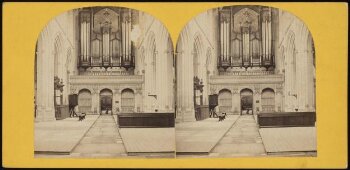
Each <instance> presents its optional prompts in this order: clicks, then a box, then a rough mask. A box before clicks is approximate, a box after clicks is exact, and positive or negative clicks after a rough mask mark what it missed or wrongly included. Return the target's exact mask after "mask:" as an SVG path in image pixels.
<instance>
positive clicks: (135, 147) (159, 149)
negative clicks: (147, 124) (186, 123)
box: [119, 128, 175, 157]
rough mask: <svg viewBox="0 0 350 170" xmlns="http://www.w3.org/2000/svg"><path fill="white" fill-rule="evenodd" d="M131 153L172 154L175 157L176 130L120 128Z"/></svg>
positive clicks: (127, 148)
mask: <svg viewBox="0 0 350 170" xmlns="http://www.w3.org/2000/svg"><path fill="white" fill-rule="evenodd" d="M119 131H120V134H121V136H122V138H123V141H124V146H125V148H126V151H127V152H128V153H129V155H130V154H131V153H134V154H135V153H140V155H142V153H143V155H145V153H172V154H173V157H174V156H175V154H174V153H175V128H120V129H119Z"/></svg>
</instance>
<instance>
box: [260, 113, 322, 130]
mask: <svg viewBox="0 0 350 170" xmlns="http://www.w3.org/2000/svg"><path fill="white" fill-rule="evenodd" d="M257 119H258V124H259V126H260V127H293V126H294V127H307V126H315V122H316V112H275V113H259V114H258V115H257Z"/></svg>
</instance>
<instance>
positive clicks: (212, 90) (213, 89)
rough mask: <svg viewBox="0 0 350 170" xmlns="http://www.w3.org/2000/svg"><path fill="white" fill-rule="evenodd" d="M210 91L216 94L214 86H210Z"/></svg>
mask: <svg viewBox="0 0 350 170" xmlns="http://www.w3.org/2000/svg"><path fill="white" fill-rule="evenodd" d="M210 93H211V94H216V87H214V86H211V87H210Z"/></svg>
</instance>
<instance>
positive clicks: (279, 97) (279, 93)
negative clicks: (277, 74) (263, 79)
mask: <svg viewBox="0 0 350 170" xmlns="http://www.w3.org/2000/svg"><path fill="white" fill-rule="evenodd" d="M283 110H284V108H283V89H282V87H281V86H279V85H278V86H277V88H276V91H275V111H276V112H282V111H283Z"/></svg>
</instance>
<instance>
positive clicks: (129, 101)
mask: <svg viewBox="0 0 350 170" xmlns="http://www.w3.org/2000/svg"><path fill="white" fill-rule="evenodd" d="M134 108H135V95H134V91H132V90H131V89H124V90H123V91H122V99H121V110H122V112H126V113H130V112H134Z"/></svg>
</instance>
